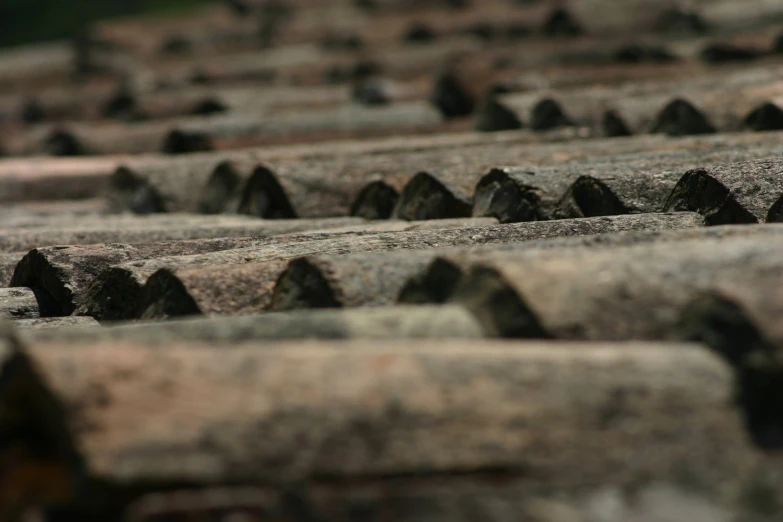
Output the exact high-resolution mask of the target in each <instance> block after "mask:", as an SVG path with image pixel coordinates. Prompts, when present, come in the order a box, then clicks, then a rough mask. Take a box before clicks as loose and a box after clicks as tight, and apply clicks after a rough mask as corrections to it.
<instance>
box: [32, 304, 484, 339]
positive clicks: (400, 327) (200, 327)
mask: <svg viewBox="0 0 783 522" xmlns="http://www.w3.org/2000/svg"><path fill="white" fill-rule="evenodd" d="M55 319H60V318H52V320H55ZM66 319H77V318H76V317H69V318H66ZM79 319H81V318H79ZM84 319H85V320H90V321H95V320H94V319H92V318H84ZM96 324H97V323H96ZM24 337H25V338H26V339H30V340H34V341H39V340H42V339H48V340H55V341H66V340H67V341H69V342H92V341H96V340H105V341H108V340H126V341H136V342H140V343H144V344H160V345H166V344H168V343H179V342H183V343H184V342H198V343H223V344H225V345H230V344H232V343H242V342H246V341H260V340H266V341H270V342H272V341H274V340H281V339H326V340H337V339H389V340H393V339H427V338H441V339H473V338H479V337H484V331H483V329H482V327H481V325H479V324H478V322H477V321H476V320H475V319H474V318H473V316H472V315H471V314H470V312H468V311H467V310H466V309H464V308H462V307H460V306H388V307H377V308H366V309H359V308H357V309H354V310H348V311H346V310H339V311H338V310H308V311H297V312H281V313H267V314H260V315H242V316H233V317H207V318H195V319H179V320H171V321H155V322H139V323H133V324H117V325H116V326H114V325H111V324H109V326H105V327H102V328H91V329H88V330H85V329H83V328H78V329H75V328H69V329H63V328H60V329H57V330H46V331H43V332H31V333H28V334H25V335H24Z"/></svg>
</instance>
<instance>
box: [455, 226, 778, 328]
mask: <svg viewBox="0 0 783 522" xmlns="http://www.w3.org/2000/svg"><path fill="white" fill-rule="evenodd" d="M703 230H704V229H703ZM745 230H746V231H745V233H744V234H738V233H737V231H736V229H735V230H734V231H732V229H729V230H728V235H724V234H722V233H721V231H719V232H717V233H712V232H708V231H706V230H704V232H697V233H696V234H698V233H702V234H703V235H704V237H703V238H701V239H698V238H694V239H684V240H680V241H676V240H675V241H663V242H658V243H652V244H641V245H634V246H613V247H612V248H605V249H600V248H589V249H579V248H575V249H572V250H570V251H568V250H564V249H557V250H556V251H550V252H547V251H539V252H536V251H529V252H522V251H515V252H508V253H505V254H498V255H493V256H491V258H490V259H487V260H485V261H480V260H479V261H476V262H475V263H473V264H472V268H471V270H470V272H469V274H468V275H467V276H465V277H463V278H462V279H461V281H460V282H459V283H458V284H457V287H456V289H455V290H454V293H453V294H452V297H451V299H450V301H453V302H457V303H462V304H465V305H466V306H468V307H469V308H470V309H471V310H472V311H473V312H474V313H475V314H476V315H477V317H479V319H481V320H482V321H483V322H484V324H485V326H486V327H487V329H488V331H490V332H494V333H496V334H499V335H502V336H509V337H557V338H568V339H615V340H619V339H663V338H666V337H667V336H668V335H669V333H670V332H671V331H672V329H673V327H674V324H675V323H676V320H677V318H678V315H679V314H680V313H681V312H682V310H683V309H684V308H685V307H686V306H687V304H688V303H689V302H690V301H691V300H693V299H694V298H695V297H697V296H698V295H700V294H702V293H706V292H717V291H720V292H722V293H723V294H725V295H727V296H729V297H730V298H732V299H736V300H737V301H738V302H739V303H741V304H742V305H745V306H751V305H754V304H755V305H757V306H763V305H762V304H761V303H760V302H758V301H757V300H755V299H753V297H752V296H753V295H754V294H756V293H758V294H759V295H763V292H764V289H765V288H767V287H776V286H778V279H779V278H780V273H781V270H780V262H779V260H778V257H779V255H780V252H779V250H780V248H779V247H778V246H777V244H776V239H777V238H778V237H779V235H780V233H781V231H782V230H783V228H781V227H780V226H777V225H767V226H764V227H754V228H753V229H745ZM741 231H742V230H741V229H740V232H741ZM696 234H693V235H696ZM674 235H676V234H674ZM683 235H684V236H685V237H686V238H687V237H689V236H690V237H692V233H691V232H690V231H685V232H684V233H683ZM745 296H748V297H749V299H748V300H747V301H746V300H745ZM565 310H567V313H566V312H565ZM758 313H766V312H765V311H759V312H758Z"/></svg>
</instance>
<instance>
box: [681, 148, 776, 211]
mask: <svg viewBox="0 0 783 522" xmlns="http://www.w3.org/2000/svg"><path fill="white" fill-rule="evenodd" d="M782 173H783V162H781V161H779V160H773V159H770V160H760V161H749V162H745V163H734V164H729V165H720V166H716V167H711V168H701V169H694V170H691V171H688V172H687V173H686V174H685V175H684V176H683V177H682V179H681V180H680V181H679V182H678V183H677V186H676V187H675V189H674V190H673V192H672V194H671V196H670V197H669V199H668V201H667V202H666V209H667V210H692V211H696V212H699V213H701V214H703V215H704V216H705V219H706V221H707V224H709V225H722V224H727V223H764V222H766V221H769V222H776V221H781V220H783V199H781V198H782V197H783V175H781V174H782Z"/></svg>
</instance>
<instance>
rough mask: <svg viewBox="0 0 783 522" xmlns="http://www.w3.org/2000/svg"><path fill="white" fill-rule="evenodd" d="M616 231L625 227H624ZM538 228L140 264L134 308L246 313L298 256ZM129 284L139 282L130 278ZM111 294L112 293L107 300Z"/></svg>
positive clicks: (464, 242)
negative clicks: (140, 291) (142, 277)
mask: <svg viewBox="0 0 783 522" xmlns="http://www.w3.org/2000/svg"><path fill="white" fill-rule="evenodd" d="M615 219H618V221H617V223H625V226H627V227H629V228H634V226H638V224H639V223H641V222H643V218H642V219H640V218H636V217H634V218H625V219H622V218H615ZM664 222H668V223H671V224H672V225H673V226H698V225H699V224H700V223H701V221H700V220H699V219H694V218H693V216H691V217H686V218H685V220H680V219H679V218H674V219H673V220H666V219H664ZM683 223H684V225H683ZM569 226H573V227H574V230H581V231H582V232H583V233H587V232H588V231H589V230H591V229H592V230H595V229H594V228H593V227H591V226H590V225H589V224H584V225H581V224H576V225H573V224H569V223H568V222H564V224H563V225H562V229H560V230H564V229H567V228H568V227H569ZM617 226H618V228H624V227H623V225H617ZM582 227H584V228H582ZM542 229H548V230H549V231H550V233H554V230H557V229H558V228H557V227H548V228H547V227H545V226H543V227H542V226H531V225H530V224H526V223H523V224H512V225H492V226H484V227H466V228H454V229H443V230H437V231H428V230H418V231H409V232H397V233H393V234H383V233H376V234H364V235H357V236H347V237H342V238H341V237H336V238H332V239H329V238H326V240H320V241H308V242H296V243H282V244H277V245H260V246H257V247H250V248H243V249H237V250H228V251H223V252H215V253H212V254H203V255H194V256H180V257H170V258H160V259H155V260H150V261H145V262H140V263H138V264H136V265H135V267H134V268H133V270H131V272H134V273H141V274H144V275H148V274H150V273H151V272H152V271H153V270H157V271H156V272H155V273H154V274H152V275H151V276H150V277H149V279H148V280H147V283H146V285H145V287H144V289H143V297H142V299H141V300H140V307H139V308H140V311H141V316H142V317H145V318H154V317H166V316H177V315H193V314H232V313H248V312H257V311H260V310H263V309H265V308H267V307H268V306H269V304H270V302H271V298H272V291H273V289H274V286H275V281H276V280H277V279H278V277H279V276H280V274H282V273H283V272H284V271H285V268H286V266H287V264H288V262H289V261H290V260H292V259H296V258H299V257H302V256H307V255H313V254H320V255H327V254H340V255H344V254H351V253H363V252H388V251H395V250H422V249H427V248H433V247H439V248H443V247H450V246H472V245H483V244H498V243H508V242H515V241H524V240H527V239H530V238H531V237H533V236H534V235H535V234H536V233H541V230H542ZM531 230H532V231H534V232H531ZM577 233H578V232H577ZM128 279H129V277H122V278H120V280H122V281H126V280H128ZM130 279H132V280H138V278H137V277H135V276H134V277H130ZM110 288H111V287H110ZM125 292H127V290H126V291H125ZM114 293H115V292H114V291H111V292H110V293H109V295H112V294H114Z"/></svg>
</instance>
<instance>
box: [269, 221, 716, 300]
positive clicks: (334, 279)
mask: <svg viewBox="0 0 783 522" xmlns="http://www.w3.org/2000/svg"><path fill="white" fill-rule="evenodd" d="M699 226H701V219H699V218H697V217H696V216H695V215H693V214H691V215H688V214H686V213H676V214H642V215H639V216H618V217H611V218H593V219H576V220H558V221H541V222H535V223H528V224H527V225H526V226H520V227H519V233H518V234H517V235H516V237H514V238H513V239H512V238H509V240H508V242H502V243H489V244H487V246H484V247H471V248H470V250H471V251H473V252H477V251H482V252H483V251H491V250H493V249H497V250H499V251H503V252H504V251H506V250H509V249H520V250H529V249H537V248H543V247H546V246H547V241H546V238H564V237H571V238H574V237H575V236H585V243H588V242H589V241H591V240H593V239H592V238H594V241H595V242H596V244H598V245H600V244H602V243H603V241H604V239H603V236H594V235H595V234H603V235H605V234H610V233H617V232H623V231H633V230H644V231H648V232H652V231H655V230H674V229H679V228H689V227H699ZM650 237H651V240H654V239H655V237H656V236H654V235H652V234H650ZM540 240H544V241H540ZM575 243H576V242H572V243H571V244H572V245H573V244H575ZM566 244H568V243H567V242H565V241H564V242H563V246H566ZM580 244H581V243H580ZM467 248H468V247H467V246H463V247H452V248H443V247H437V248H429V249H427V250H411V251H404V252H384V253H359V254H342V255H340V254H338V255H322V254H316V255H310V256H306V257H303V258H300V259H295V260H293V261H291V263H290V264H289V265H288V268H286V270H285V272H283V273H282V274H281V276H280V278H279V279H278V281H277V284H276V285H275V289H274V293H273V295H272V301H271V304H270V308H271V309H273V310H290V309H296V308H333V307H355V306H379V305H386V304H390V303H394V302H395V300H396V299H397V297H398V295H399V294H400V292H401V291H402V289H403V287H404V286H405V285H406V283H407V282H408V281H409V280H411V279H412V278H415V277H417V276H418V275H420V274H421V273H422V272H424V271H425V268H426V267H427V265H428V264H429V263H430V262H431V261H432V260H433V259H435V258H436V257H438V256H440V255H444V253H446V252H449V251H450V252H460V251H464V250H465V249H467Z"/></svg>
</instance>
